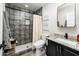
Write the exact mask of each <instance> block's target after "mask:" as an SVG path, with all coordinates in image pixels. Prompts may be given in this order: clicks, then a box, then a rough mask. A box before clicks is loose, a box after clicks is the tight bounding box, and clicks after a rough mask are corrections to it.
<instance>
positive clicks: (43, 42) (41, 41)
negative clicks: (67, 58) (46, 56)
mask: <svg viewBox="0 0 79 59" xmlns="http://www.w3.org/2000/svg"><path fill="white" fill-rule="evenodd" d="M44 44H45V41H44V40H38V41H36V42H35V43H34V46H35V48H41V47H42V46H43V45H44Z"/></svg>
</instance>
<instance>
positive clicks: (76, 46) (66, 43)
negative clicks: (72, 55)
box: [48, 37, 79, 51]
mask: <svg viewBox="0 0 79 59" xmlns="http://www.w3.org/2000/svg"><path fill="white" fill-rule="evenodd" d="M48 40H51V41H54V42H56V43H59V44H61V45H64V46H67V47H70V48H72V49H75V50H77V51H79V43H77V42H76V41H71V40H69V39H63V38H52V37H49V38H48Z"/></svg>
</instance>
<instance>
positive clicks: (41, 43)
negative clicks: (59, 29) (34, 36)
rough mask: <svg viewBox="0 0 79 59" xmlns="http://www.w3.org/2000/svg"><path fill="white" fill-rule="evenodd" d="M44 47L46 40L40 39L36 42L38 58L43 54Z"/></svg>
mask: <svg viewBox="0 0 79 59" xmlns="http://www.w3.org/2000/svg"><path fill="white" fill-rule="evenodd" d="M44 45H45V40H41V39H40V40H38V41H36V42H35V44H34V46H35V48H36V56H41V54H42V53H43V52H42V51H41V49H42V47H43V46H44Z"/></svg>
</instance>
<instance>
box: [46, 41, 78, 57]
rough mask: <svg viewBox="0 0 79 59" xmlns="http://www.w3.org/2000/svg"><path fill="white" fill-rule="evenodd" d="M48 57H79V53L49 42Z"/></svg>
mask: <svg viewBox="0 0 79 59" xmlns="http://www.w3.org/2000/svg"><path fill="white" fill-rule="evenodd" d="M46 55H47V56H79V51H76V50H74V49H72V48H70V47H67V46H64V45H61V44H58V43H56V42H53V41H51V40H48V46H47V48H46Z"/></svg>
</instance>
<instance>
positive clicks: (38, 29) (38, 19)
mask: <svg viewBox="0 0 79 59" xmlns="http://www.w3.org/2000/svg"><path fill="white" fill-rule="evenodd" d="M41 36H42V16H39V15H33V41H32V42H33V44H34V43H35V42H36V41H37V40H39V39H41ZM33 44H32V45H33ZM32 48H33V49H34V46H32Z"/></svg>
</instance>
